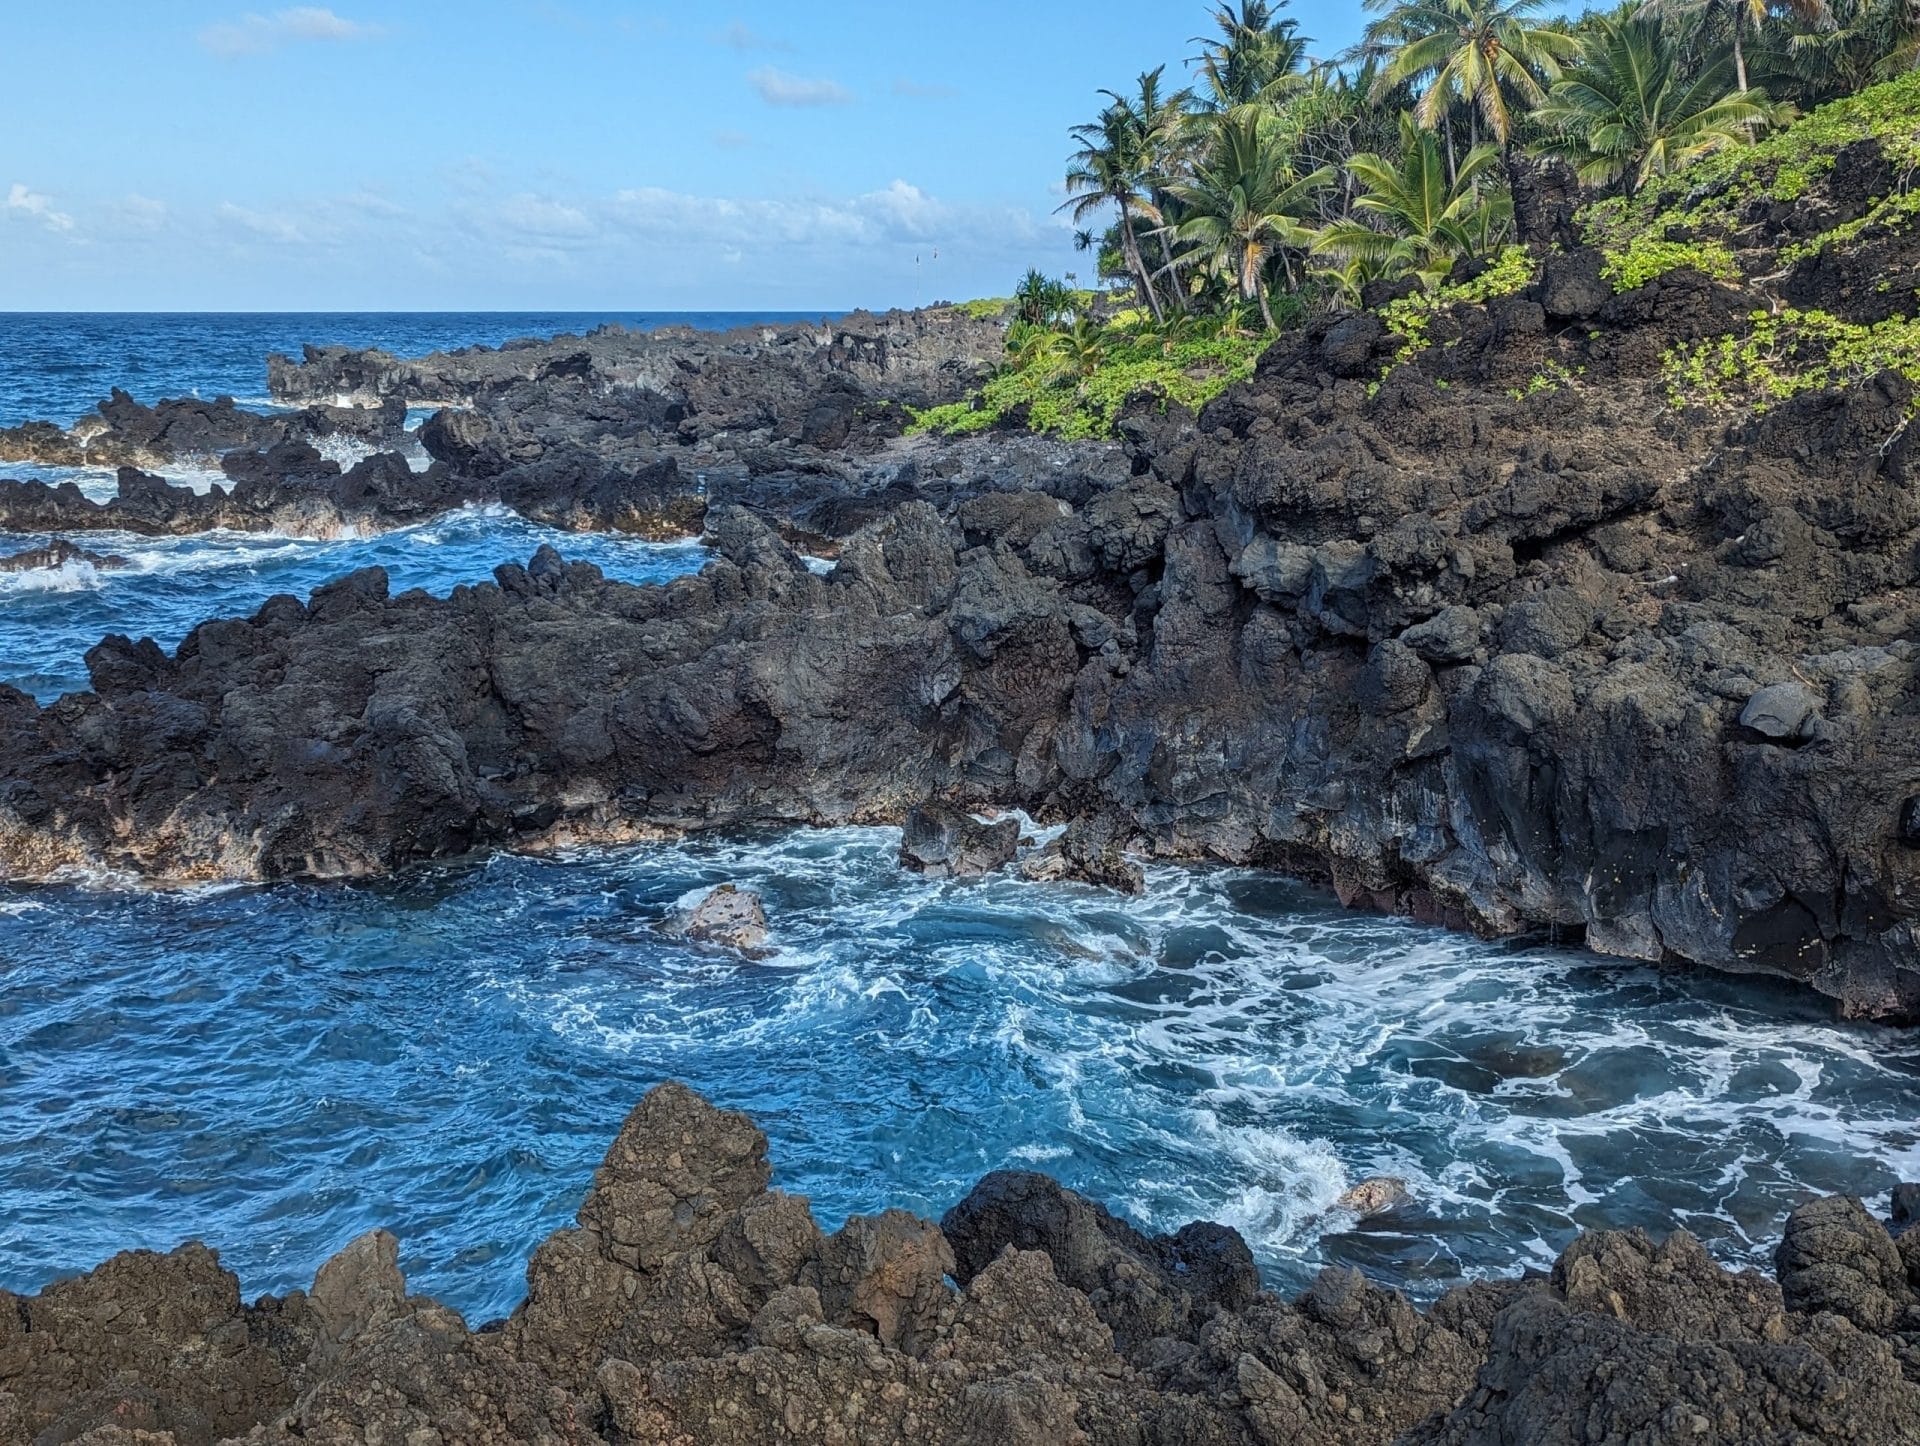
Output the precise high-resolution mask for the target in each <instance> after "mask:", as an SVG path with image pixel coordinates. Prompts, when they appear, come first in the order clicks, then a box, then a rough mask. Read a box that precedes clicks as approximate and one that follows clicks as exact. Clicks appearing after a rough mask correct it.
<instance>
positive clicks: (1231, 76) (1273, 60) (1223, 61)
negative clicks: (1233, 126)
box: [1193, 0, 1312, 112]
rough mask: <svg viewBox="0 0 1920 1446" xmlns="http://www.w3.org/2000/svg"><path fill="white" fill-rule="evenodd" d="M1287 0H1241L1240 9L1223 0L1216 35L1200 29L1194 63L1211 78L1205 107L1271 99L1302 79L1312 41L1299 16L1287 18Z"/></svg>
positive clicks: (1224, 108)
mask: <svg viewBox="0 0 1920 1446" xmlns="http://www.w3.org/2000/svg"><path fill="white" fill-rule="evenodd" d="M1286 6H1287V0H1279V3H1278V4H1273V3H1269V0H1242V3H1241V4H1240V6H1239V7H1238V8H1237V9H1236V8H1235V7H1234V6H1233V5H1230V4H1223V5H1221V6H1220V7H1219V8H1218V9H1216V10H1215V11H1214V12H1213V23H1214V24H1215V26H1217V27H1218V28H1219V31H1220V34H1219V36H1218V37H1209V36H1205V35H1196V36H1194V37H1193V43H1194V44H1195V45H1198V46H1199V47H1200V48H1201V49H1200V54H1198V55H1197V56H1195V57H1194V58H1193V64H1195V65H1197V66H1199V67H1200V73H1201V74H1202V75H1203V76H1205V77H1206V81H1207V101H1206V108H1207V109H1208V110H1209V111H1214V112H1223V111H1230V110H1235V109H1237V108H1239V107H1241V106H1249V105H1258V104H1260V103H1261V102H1262V101H1266V102H1269V103H1271V102H1272V101H1274V100H1277V99H1279V97H1280V95H1282V94H1284V93H1285V92H1287V91H1289V90H1291V89H1293V87H1294V86H1296V85H1297V84H1298V83H1299V80H1300V75H1299V71H1300V69H1301V66H1302V65H1303V64H1304V63H1305V61H1306V58H1307V46H1308V45H1310V44H1311V43H1312V42H1311V41H1309V40H1308V39H1307V37H1306V36H1304V35H1302V34H1300V26H1299V22H1297V21H1294V20H1283V19H1281V18H1280V14H1279V12H1280V11H1282V10H1284V9H1285V8H1286Z"/></svg>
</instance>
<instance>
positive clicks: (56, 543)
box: [0, 537, 127, 572]
mask: <svg viewBox="0 0 1920 1446" xmlns="http://www.w3.org/2000/svg"><path fill="white" fill-rule="evenodd" d="M126 565H127V560H126V559H125V558H124V557H121V556H120V555H119V554H118V553H103V552H89V551H88V550H87V549H86V548H84V547H76V546H74V545H73V544H72V543H71V542H68V541H67V540H66V539H65V538H64V537H56V538H54V539H53V541H51V542H49V543H48V544H47V545H46V546H44V547H29V548H26V549H25V550H24V551H21V552H16V553H14V554H12V555H11V556H9V557H0V572H44V571H52V570H54V569H57V568H62V567H72V566H86V567H91V568H97V569H100V570H102V571H112V570H113V569H115V568H120V567H125V566H126Z"/></svg>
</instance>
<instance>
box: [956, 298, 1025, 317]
mask: <svg viewBox="0 0 1920 1446" xmlns="http://www.w3.org/2000/svg"><path fill="white" fill-rule="evenodd" d="M953 309H954V310H955V311H957V312H959V313H960V314H961V315H963V316H965V317H966V318H968V319H969V320H970V321H993V320H995V319H996V318H998V317H1002V316H1005V315H1006V314H1007V313H1008V312H1009V311H1011V310H1012V309H1013V298H1012V297H1011V296H989V297H982V298H981V299H980V300H978V301H962V302H960V303H959V304H958V305H956V306H955V307H954V308H953Z"/></svg>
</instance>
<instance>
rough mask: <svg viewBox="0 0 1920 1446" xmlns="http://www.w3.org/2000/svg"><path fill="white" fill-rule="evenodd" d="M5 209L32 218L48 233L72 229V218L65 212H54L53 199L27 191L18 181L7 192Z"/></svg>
mask: <svg viewBox="0 0 1920 1446" xmlns="http://www.w3.org/2000/svg"><path fill="white" fill-rule="evenodd" d="M7 209H8V210H9V211H18V212H20V213H21V214H22V215H25V216H31V217H33V219H34V220H36V221H38V222H39V223H40V224H41V225H43V226H45V227H46V228H47V229H48V230H49V231H71V230H72V229H73V217H71V216H69V215H68V214H67V213H66V212H65V211H56V210H55V209H54V207H53V197H51V196H43V195H42V194H41V193H40V192H38V191H29V190H28V189H27V188H26V187H25V186H23V185H21V184H20V183H19V182H18V181H15V182H14V183H13V189H12V190H10V191H8V192H7Z"/></svg>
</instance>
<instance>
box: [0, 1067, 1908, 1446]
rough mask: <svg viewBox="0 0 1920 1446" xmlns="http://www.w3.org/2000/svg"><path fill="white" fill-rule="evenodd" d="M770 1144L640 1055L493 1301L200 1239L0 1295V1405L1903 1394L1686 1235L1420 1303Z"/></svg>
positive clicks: (1567, 1404)
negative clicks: (1296, 1287)
mask: <svg viewBox="0 0 1920 1446" xmlns="http://www.w3.org/2000/svg"><path fill="white" fill-rule="evenodd" d="M769 1173H770V1172H769V1166H768V1162H767V1150H766V1139H765V1137H764V1136H762V1135H761V1134H760V1132H759V1131H758V1130H757V1129H755V1128H754V1127H753V1125H752V1123H751V1122H750V1121H749V1120H748V1119H747V1118H746V1117H745V1116H743V1115H739V1114H735V1113H732V1112H730V1111H725V1110H719V1109H715V1108H714V1107H713V1106H712V1105H710V1104H708V1103H707V1102H706V1101H705V1100H703V1099H701V1098H700V1097H699V1096H697V1095H695V1094H693V1093H692V1092H691V1091H689V1090H686V1089H685V1088H683V1087H681V1086H679V1085H674V1084H667V1085H662V1086H660V1087H659V1088H657V1089H655V1090H654V1091H652V1092H651V1093H650V1094H649V1095H648V1096H647V1097H646V1098H645V1099H644V1100H643V1101H642V1102H641V1103H640V1105H639V1107H638V1108H636V1109H635V1110H634V1112H633V1113H632V1115H630V1116H629V1117H628V1119H627V1121H626V1123H625V1124H624V1125H623V1126H622V1127H621V1129H620V1131H619V1134H618V1136H617V1138H616V1139H615V1140H614V1142H613V1144H612V1146H611V1147H610V1148H609V1150H608V1152H607V1157H606V1161H605V1163H604V1164H603V1165H602V1166H601V1168H600V1169H599V1171H598V1172H597V1173H596V1174H595V1176H594V1181H593V1187H592V1189H591V1190H590V1191H589V1192H588V1194H587V1197H586V1200H585V1201H584V1203H583V1204H582V1205H581V1207H580V1211H579V1214H578V1217H577V1223H576V1224H575V1225H574V1226H573V1227H571V1228H568V1229H564V1230H561V1231H558V1232H557V1233H555V1234H554V1235H553V1236H551V1237H549V1239H548V1240H547V1241H546V1242H545V1243H544V1244H542V1245H541V1246H540V1247H539V1249H538V1250H537V1251H536V1252H535V1253H534V1257H533V1260H532V1263H531V1264H530V1265H529V1266H528V1269H527V1296H526V1300H525V1302H524V1304H522V1305H521V1306H520V1308H519V1309H518V1310H516V1311H515V1312H514V1314H513V1316H512V1317H511V1318H510V1319H509V1320H506V1321H504V1322H499V1323H497V1324H495V1325H493V1326H490V1327H485V1328H482V1329H481V1330H479V1331H473V1330H470V1329H469V1328H468V1327H467V1325H466V1323H465V1322H464V1321H462V1320H461V1318H460V1317H459V1316H458V1315H456V1314H455V1313H453V1312H452V1311H449V1310H446V1309H444V1308H443V1307H441V1306H439V1305H437V1304H435V1303H434V1302H433V1301H431V1300H429V1299H426V1298H424V1297H421V1296H416V1295H410V1294H408V1291H407V1283H406V1280H405V1278H404V1276H403V1275H402V1274H401V1272H400V1268H399V1264H398V1245H399V1243H398V1242H397V1241H396V1240H395V1239H394V1237H393V1236H391V1235H388V1234H386V1233H385V1232H382V1231H375V1232H371V1233H369V1234H367V1235H364V1236H362V1237H360V1238H359V1239H358V1240H355V1241H353V1242H352V1243H351V1244H349V1245H348V1246H347V1247H346V1248H345V1249H343V1250H342V1251H341V1252H340V1253H339V1254H338V1255H336V1256H335V1257H334V1258H333V1259H331V1260H329V1261H328V1262H326V1264H324V1265H323V1266H322V1267H321V1268H320V1271H319V1273H318V1275H317V1276H316V1277H315V1280H314V1284H313V1288H312V1289H311V1291H306V1292H301V1291H293V1292H291V1293H289V1294H288V1295H287V1296H285V1297H272V1296H268V1297H264V1298H262V1299H261V1300H259V1301H257V1302H256V1303H255V1304H253V1305H251V1306H248V1305H243V1304H242V1303H241V1300H240V1293H239V1288H238V1283H237V1282H236V1281H235V1279H234V1277H233V1276H232V1274H231V1273H230V1272H228V1271H227V1270H225V1269H224V1268H223V1267H222V1266H221V1265H220V1263H219V1259H218V1257H217V1256H215V1254H214V1253H213V1252H212V1251H210V1250H208V1249H206V1248H205V1247H204V1246H200V1245H186V1246H183V1247H181V1248H180V1249H179V1250H177V1251H175V1252H173V1253H172V1254H170V1255H164V1256H162V1255H154V1254H150V1253H146V1252H133V1253H130V1254H126V1255H121V1256H116V1257H115V1258H114V1259H112V1260H110V1261H108V1262H107V1263H106V1264H104V1265H101V1266H99V1267H98V1268H97V1269H95V1270H93V1271H91V1272H90V1273H88V1274H86V1275H83V1276H79V1277H76V1278H74V1279H72V1280H67V1281H63V1282H61V1283H59V1284H57V1285H52V1286H49V1287H47V1289H45V1290H44V1291H42V1292H41V1293H40V1294H39V1295H37V1296H32V1297H22V1296H15V1295H11V1294H8V1293H5V1292H0V1430H3V1431H4V1432H5V1436H4V1439H5V1440H7V1441H8V1442H14V1441H19V1442H23V1443H24V1442H76V1441H84V1442H86V1443H88V1446H133V1443H145V1446H213V1443H232V1446H240V1443H243V1442H244V1443H247V1446H293V1443H296V1442H299V1443H315V1442H320V1443H327V1446H352V1443H362V1442H429V1441H437V1442H442V1443H452V1442H463V1443H464V1442H493V1441H500V1442H505V1441H530V1442H551V1443H556V1446H558V1443H563V1442H564V1443H572V1446H594V1443H601V1446H635V1443H639V1442H675V1443H680V1446H734V1443H738V1442H742V1441H786V1442H792V1443H795V1446H815V1443H818V1446H827V1443H840V1446H848V1443H855V1446H899V1443H902V1442H909V1441H910V1442H914V1443H916V1446H918V1443H928V1446H986V1443H994V1446H1000V1443H1013V1446H1062V1443H1071V1442H1081V1443H1085V1446H1143V1443H1145V1446H1171V1443H1195V1442H1207V1443H1214V1442H1218V1443H1239V1446H1295V1443H1306V1446H1387V1443H1390V1442H1395V1441H1399V1442H1404V1443H1408V1446H1439V1443H1461V1446H1467V1443H1475V1446H1478V1443H1486V1446H1507V1443H1513V1442H1523V1441H1524V1442H1531V1441H1541V1442H1548V1441H1576V1440H1578V1441H1611V1440H1621V1441H1626V1440H1633V1441H1646V1442H1652V1443H1662V1442H1672V1443H1676V1446H1677V1443H1682V1442H1687V1443H1691V1442H1697V1441H1707V1442H1726V1443H1729V1446H1731V1443H1735V1442H1740V1443H1745V1442H1751V1441H1775V1440H1778V1441H1788V1440H1803V1439H1805V1440H1822V1441H1825V1440H1845V1441H1851V1442H1855V1443H1860V1446H1883V1443H1884V1446H1892V1443H1896V1442H1906V1441H1910V1440H1911V1439H1912V1434H1911V1432H1912V1428H1913V1425H1914V1422H1915V1421H1917V1420H1920V1386H1916V1385H1915V1384H1913V1383H1912V1382H1911V1381H1909V1380H1908V1379H1906V1378H1905V1376H1904V1375H1903V1372H1902V1369H1901V1364H1900V1361H1901V1358H1902V1353H1903V1352H1909V1351H1910V1348H1909V1346H1908V1345H1907V1341H1906V1338H1904V1337H1902V1336H1901V1335H1899V1334H1897V1333H1889V1332H1887V1331H1885V1330H1884V1329H1880V1328H1872V1329H1869V1328H1862V1327H1861V1326H1859V1325H1856V1324H1853V1323H1851V1322H1850V1321H1849V1319H1847V1318H1845V1317H1843V1316H1841V1315H1835V1314H1808V1313H1803V1312H1802V1311H1800V1310H1799V1309H1797V1308H1795V1306H1794V1303H1793V1296H1792V1292H1789V1296H1788V1299H1787V1300H1786V1301H1783V1300H1782V1298H1781V1294H1780V1291H1779V1290H1777V1289H1776V1288H1775V1287H1774V1286H1773V1285H1772V1283H1771V1282H1769V1281H1767V1280H1765V1279H1763V1278H1761V1277H1759V1276H1757V1275H1753V1274H1730V1273H1728V1272H1725V1271H1723V1270H1721V1269H1719V1268H1718V1267H1717V1266H1715V1265H1714V1264H1713V1263H1712V1262H1711V1261H1710V1260H1708V1259H1707V1257H1706V1255H1705V1252H1704V1251H1703V1250H1702V1249H1701V1247H1700V1246H1699V1244H1698V1243H1697V1242H1695V1241H1694V1240H1693V1239H1692V1238H1691V1237H1690V1236H1687V1235H1684V1234H1678V1235H1675V1236H1673V1237H1671V1238H1670V1239H1669V1240H1667V1241H1666V1242H1664V1243H1662V1244H1660V1245H1658V1246H1656V1245H1654V1244H1653V1243H1652V1242H1651V1241H1649V1240H1648V1239H1647V1237H1645V1236H1644V1235H1641V1234H1638V1233H1628V1234H1605V1233H1602V1234H1596V1235H1587V1236H1582V1237H1581V1238H1580V1239H1579V1240H1577V1241H1576V1242H1575V1243H1574V1244H1573V1245H1572V1246H1570V1247H1569V1248H1568V1250H1567V1251H1566V1252H1565V1253H1564V1254H1563V1255H1562V1256H1561V1258H1560V1260H1559V1261H1558V1262H1557V1263H1556V1265H1555V1267H1554V1271H1553V1275H1552V1277H1551V1279H1550V1280H1534V1281H1519V1280H1512V1281H1485V1282H1479V1283H1476V1284H1473V1285H1468V1286H1464V1287H1461V1288H1458V1289H1456V1290H1453V1291H1450V1292H1448V1293H1447V1294H1446V1295H1445V1296H1443V1297H1441V1299H1440V1300H1439V1301H1437V1302H1436V1303H1435V1304H1434V1305H1433V1307H1432V1308H1431V1309H1430V1310H1428V1311H1427V1312H1426V1313H1425V1314H1422V1313H1421V1312H1420V1311H1418V1310H1416V1309H1415V1308H1414V1307H1413V1306H1412V1305H1411V1304H1410V1303H1409V1302H1408V1301H1407V1300H1406V1299H1405V1298H1404V1297H1402V1296H1400V1295H1399V1294H1397V1293H1396V1292H1394V1291H1392V1290H1389V1289H1387V1288H1386V1287H1384V1286H1382V1285H1379V1284H1377V1283H1374V1282H1371V1281H1368V1280H1366V1279H1365V1278H1363V1277H1362V1276H1360V1275H1359V1273H1358V1272H1355V1271H1351V1270H1334V1269H1330V1270H1327V1271H1325V1272H1323V1273H1322V1274H1321V1276H1320V1277H1319V1278H1318V1280H1316V1281H1315V1282H1314V1284H1313V1285H1312V1287H1311V1288H1310V1289H1309V1290H1307V1291H1306V1292H1305V1293H1304V1294H1303V1295H1302V1296H1300V1298H1299V1299H1298V1300H1297V1301H1295V1302H1293V1303H1291V1304H1289V1303H1287V1302H1284V1301H1282V1300H1280V1299H1279V1298H1277V1297H1276V1296H1274V1295H1272V1294H1270V1293H1268V1292H1266V1291H1263V1290H1261V1289H1260V1288H1259V1281H1258V1278H1257V1276H1256V1275H1255V1273H1254V1270H1253V1265H1252V1260H1251V1257H1250V1255H1249V1253H1248V1251H1247V1247H1246V1245H1245V1243H1244V1242H1243V1241H1241V1239H1240V1238H1239V1237H1238V1236H1237V1235H1236V1234H1234V1232H1233V1231H1231V1230H1228V1229H1226V1228H1224V1227H1222V1226H1217V1225H1190V1226H1188V1227H1186V1228H1185V1229H1183V1230H1181V1231H1179V1232H1177V1233H1175V1234H1173V1235H1171V1236H1160V1237H1148V1236H1145V1235H1143V1234H1141V1233H1140V1232H1139V1231H1137V1230H1135V1229H1133V1228H1132V1227H1131V1226H1129V1225H1127V1224H1126V1223H1125V1222H1123V1221H1121V1220H1118V1219H1116V1218H1115V1217H1114V1216H1113V1215H1111V1214H1110V1213H1108V1212H1107V1211H1106V1210H1104V1209H1102V1208H1101V1207H1100V1206H1098V1205H1096V1204H1094V1203H1093V1202H1092V1201H1089V1200H1085V1199H1083V1198H1082V1197H1080V1196H1078V1195H1075V1194H1074V1193H1073V1192H1071V1191H1068V1190H1064V1189H1062V1188H1061V1187H1060V1186H1058V1185H1056V1184H1054V1183H1053V1182H1052V1181H1051V1180H1047V1179H1045V1178H1044V1177H1042V1176H1035V1175H1017V1174H1000V1175H993V1176H989V1177H988V1178H987V1179H985V1180H983V1181H982V1182H981V1183H980V1185H979V1186H978V1187H977V1188H976V1189H975V1190H974V1191H973V1193H972V1194H971V1195H969V1196H968V1198H967V1199H966V1200H965V1201H964V1202H962V1203H961V1204H960V1205H958V1206H956V1207H955V1208H954V1209H953V1210H952V1211H950V1212H949V1213H948V1215H947V1218H946V1220H945V1221H944V1222H943V1223H942V1224H941V1225H935V1224H934V1223H933V1222H931V1221H928V1220H922V1219H919V1218H917V1217H915V1216H912V1215H910V1214H907V1213H906V1212H904V1211H899V1210H889V1211H886V1212H884V1213H882V1214H879V1215H875V1216H855V1217H854V1218H852V1219H851V1220H849V1221H848V1222H847V1223H846V1225H845V1226H844V1227H843V1228H842V1229H841V1230H839V1231H838V1232H836V1233H835V1234H833V1235H826V1234H824V1233H823V1232H822V1231H821V1230H820V1229H819V1227H818V1226H817V1225H816V1224H815V1223H814V1220H813V1217H812V1213H811V1211H810V1210H809V1209H808V1207H807V1203H806V1201H804V1200H802V1199H798V1198H795V1197H793V1196H789V1195H785V1194H782V1193H781V1192H779V1191H777V1190H771V1189H769V1188H768V1179H769ZM1828 1206H1845V1207H1847V1208H1845V1209H1838V1210H1837V1213H1836V1214H1835V1220H1834V1222H1830V1223H1836V1224H1838V1225H1839V1228H1840V1229H1841V1231H1842V1233H1843V1234H1845V1235H1848V1236H1853V1235H1857V1234H1858V1230H1859V1227H1858V1224H1857V1222H1856V1221H1854V1220H1853V1218H1852V1216H1851V1215H1849V1214H1848V1213H1847V1212H1848V1209H1857V1207H1853V1206H1851V1203H1850V1202H1822V1205H1820V1206H1812V1207H1808V1211H1807V1212H1806V1213H1807V1215H1808V1218H1809V1220H1815V1219H1817V1220H1819V1221H1821V1222H1825V1214H1824V1213H1823V1211H1824V1208H1825V1207H1828ZM1808 1228H1812V1229H1826V1228H1828V1224H1827V1223H1819V1224H1815V1225H1813V1226H1811V1227H1803V1228H1802V1229H1801V1231H1800V1232H1799V1233H1800V1234H1801V1235H1802V1236H1805V1235H1806V1234H1807V1229H1808ZM1784 1251H1785V1247H1783V1253H1784ZM1816 1254H1820V1255H1822V1256H1823V1257H1824V1256H1825V1255H1827V1254H1830V1252H1828V1251H1826V1250H1825V1249H1824V1248H1823V1249H1820V1250H1817V1251H1816ZM1822 1299H1823V1303H1824V1302H1825V1300H1826V1298H1825V1297H1823V1298H1822Z"/></svg>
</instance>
